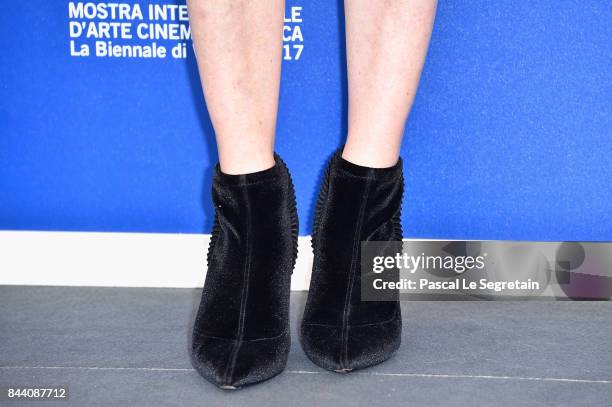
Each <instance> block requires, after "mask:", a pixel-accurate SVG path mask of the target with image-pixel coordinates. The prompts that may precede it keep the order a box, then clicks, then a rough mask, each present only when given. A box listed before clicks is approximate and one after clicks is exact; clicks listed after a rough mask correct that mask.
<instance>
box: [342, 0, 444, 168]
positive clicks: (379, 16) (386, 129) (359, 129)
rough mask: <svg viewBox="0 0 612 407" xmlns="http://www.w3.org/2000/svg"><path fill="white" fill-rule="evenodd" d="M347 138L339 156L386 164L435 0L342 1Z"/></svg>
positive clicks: (398, 135) (392, 159) (412, 89)
mask: <svg viewBox="0 0 612 407" xmlns="http://www.w3.org/2000/svg"><path fill="white" fill-rule="evenodd" d="M344 4H345V12H346V45H347V60H348V61H347V62H348V85H349V126H348V138H347V142H346V145H345V147H344V152H343V153H342V157H343V158H345V159H346V160H348V161H351V162H353V163H355V164H359V165H363V166H368V167H375V168H381V167H390V166H392V165H394V164H395V163H396V162H397V159H398V157H399V152H400V147H401V143H402V136H403V134H404V127H405V123H406V120H407V118H408V113H409V111H410V108H411V106H412V102H413V100H414V95H415V93H416V89H417V86H418V83H419V78H420V75H421V70H422V67H423V62H424V60H425V55H426V53H427V47H428V45H429V38H430V36H431V29H432V25H433V20H434V15H435V10H436V0H380V1H372V0H345V3H344Z"/></svg>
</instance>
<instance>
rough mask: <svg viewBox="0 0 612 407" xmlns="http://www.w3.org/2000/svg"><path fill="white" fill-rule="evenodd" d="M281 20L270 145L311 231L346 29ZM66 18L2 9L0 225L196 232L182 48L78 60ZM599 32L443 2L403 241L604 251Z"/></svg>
mask: <svg viewBox="0 0 612 407" xmlns="http://www.w3.org/2000/svg"><path fill="white" fill-rule="evenodd" d="M167 2H169V3H172V0H168V1H167ZM129 3H134V2H133V1H130V2H129ZM138 3H140V4H142V5H146V4H148V2H147V1H145V0H141V1H139V2H138ZM156 3H161V2H160V1H156ZM291 6H302V7H303V10H302V12H301V15H302V18H303V22H301V23H299V24H295V25H300V27H301V30H302V32H303V35H304V42H303V45H304V49H303V52H302V55H301V57H300V59H299V60H292V61H285V62H284V65H283V78H282V91H281V100H280V113H279V114H280V116H279V123H278V137H277V139H278V142H277V146H278V151H279V152H280V153H281V155H282V156H283V157H284V158H285V160H286V162H287V163H288V165H289V167H290V168H291V170H292V173H293V175H294V180H295V183H296V187H297V195H298V205H299V215H300V223H301V224H300V232H301V234H309V233H310V230H311V224H312V213H313V202H314V200H315V198H316V191H317V188H318V181H319V177H320V174H321V171H322V167H323V165H324V162H325V161H326V160H327V158H328V157H329V155H330V154H331V152H332V151H333V150H334V149H335V148H336V147H337V146H339V145H340V144H341V143H342V140H343V137H344V133H345V130H346V102H347V101H346V85H345V80H346V78H345V74H344V68H345V65H344V56H345V51H344V49H343V41H344V38H343V18H344V17H343V15H342V11H341V7H339V2H337V1H330V0H310V1H298V0H292V1H288V8H289V7H291ZM69 20H70V18H69V14H68V2H67V1H65V0H52V1H49V0H30V1H27V2H20V1H11V2H4V3H3V5H2V13H1V14H0V78H1V84H0V89H1V92H2V98H1V100H0V132H1V133H0V228H2V229H24V230H33V229H34V230H80V231H126V232H132V231H134V232H184V233H202V232H209V231H210V228H211V222H212V207H211V205H210V202H209V189H210V176H211V168H212V166H213V165H214V163H216V160H217V158H216V153H215V145H214V140H213V134H212V129H211V125H210V122H209V119H208V116H207V113H206V108H205V106H204V103H203V97H202V93H201V89H200V85H199V80H198V75H197V70H196V66H195V59H194V57H193V54H192V52H191V45H189V47H188V48H189V55H188V56H187V58H186V59H169V58H166V59H163V60H162V59H142V58H141V59H127V58H123V59H120V58H95V57H75V56H71V55H70V40H71V38H70V36H69V35H70V31H69ZM611 21H612V8H611V6H610V2H607V1H601V0H571V1H570V0H566V1H552V0H542V1H537V2H517V1H501V0H500V1H490V0H477V1H474V0H470V1H441V2H440V4H439V8H438V15H437V19H436V23H435V28H434V33H433V37H432V42H431V48H430V51H429V57H428V60H427V63H426V65H425V69H424V72H423V77H422V81H421V86H420V90H419V92H418V95H417V97H416V101H415V104H414V108H413V111H412V113H411V117H410V120H409V123H408V126H407V129H406V138H405V141H404V147H403V151H402V154H403V157H404V160H405V172H406V193H405V199H404V211H403V217H402V221H403V225H404V234H405V236H407V237H433V238H462V239H468V238H472V239H526V240H612V199H611V198H612V158H611V157H612V133H611V126H610V124H611V123H610V113H611V107H610V106H611V104H610V102H611V100H610V95H612V77H611V70H610V67H611V61H610V57H611V55H612V53H611V51H612V49H611V45H610V44H611V41H610V40H611V35H610V34H611V28H610V27H611V26H612V25H611V24H610V22H611ZM290 25H291V24H290ZM298 43H299V41H298Z"/></svg>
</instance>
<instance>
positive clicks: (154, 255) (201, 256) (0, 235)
mask: <svg viewBox="0 0 612 407" xmlns="http://www.w3.org/2000/svg"><path fill="white" fill-rule="evenodd" d="M209 241H210V235H198V234H171V233H168V234H166V233H98V232H31V231H0V284H10V285H14V284H20V285H67V286H106V287H201V286H202V285H203V283H204V278H205V275H206V251H207V248H208V242H209ZM298 245H299V247H298V248H299V252H298V253H299V254H298V260H297V264H296V266H295V270H294V272H293V276H292V280H291V289H292V290H307V289H308V286H309V284H310V269H311V267H312V250H311V248H310V236H304V237H300V238H299V242H298Z"/></svg>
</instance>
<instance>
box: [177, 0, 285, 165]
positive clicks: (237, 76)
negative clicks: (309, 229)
mask: <svg viewBox="0 0 612 407" xmlns="http://www.w3.org/2000/svg"><path fill="white" fill-rule="evenodd" d="M187 5H188V7H189V20H190V25H191V29H192V36H193V43H194V47H195V51H196V56H197V61H198V68H199V71H200V78H201V80H202V87H203V89H204V95H205V98H206V105H207V107H208V112H209V114H210V117H211V120H212V124H213V127H214V129H215V135H216V139H217V147H218V150H219V161H220V165H221V170H222V171H223V172H225V173H227V174H245V173H250V172H255V171H260V170H264V169H267V168H271V167H272V166H274V156H273V152H274V133H275V128H276V115H277V108H278V92H279V85H280V70H281V59H282V56H281V52H282V34H283V15H284V8H285V4H284V0H248V1H247V0H188V1H187Z"/></svg>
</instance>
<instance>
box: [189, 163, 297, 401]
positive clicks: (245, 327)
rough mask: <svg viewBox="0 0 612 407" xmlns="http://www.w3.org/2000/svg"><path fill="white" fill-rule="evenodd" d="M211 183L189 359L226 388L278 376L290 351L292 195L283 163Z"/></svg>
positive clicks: (219, 174) (293, 240) (216, 178)
mask: <svg viewBox="0 0 612 407" xmlns="http://www.w3.org/2000/svg"><path fill="white" fill-rule="evenodd" d="M275 161H276V164H275V166H274V167H272V168H270V169H268V170H264V171H260V172H256V173H252V174H246V175H227V174H224V173H222V172H221V170H220V168H219V166H218V165H217V167H216V171H215V175H214V178H213V188H212V190H213V191H212V192H213V202H214V205H215V223H214V227H213V232H212V238H211V242H210V246H209V249H208V271H207V274H206V282H205V284H204V289H203V292H202V299H201V302H200V307H199V309H198V314H197V317H196V320H195V324H194V328H193V342H192V360H193V365H194V367H195V368H196V369H197V370H198V372H199V373H200V374H201V375H202V376H203V377H204V378H206V379H207V380H209V381H210V382H212V383H213V384H216V385H217V386H219V387H221V388H224V389H235V388H239V387H241V386H244V385H248V384H253V383H257V382H260V381H263V380H266V379H269V378H270V377H272V376H275V375H277V374H278V373H280V372H281V371H282V370H283V369H284V368H285V365H286V362H287V356H288V353H289V344H290V337H289V290H290V282H291V273H292V272H293V267H294V265H295V260H296V257H297V234H298V220H297V212H296V207H295V193H294V189H293V183H292V181H291V176H290V175H289V171H288V170H287V167H286V166H285V163H284V162H283V161H282V160H281V159H280V157H279V156H278V155H276V154H275Z"/></svg>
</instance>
